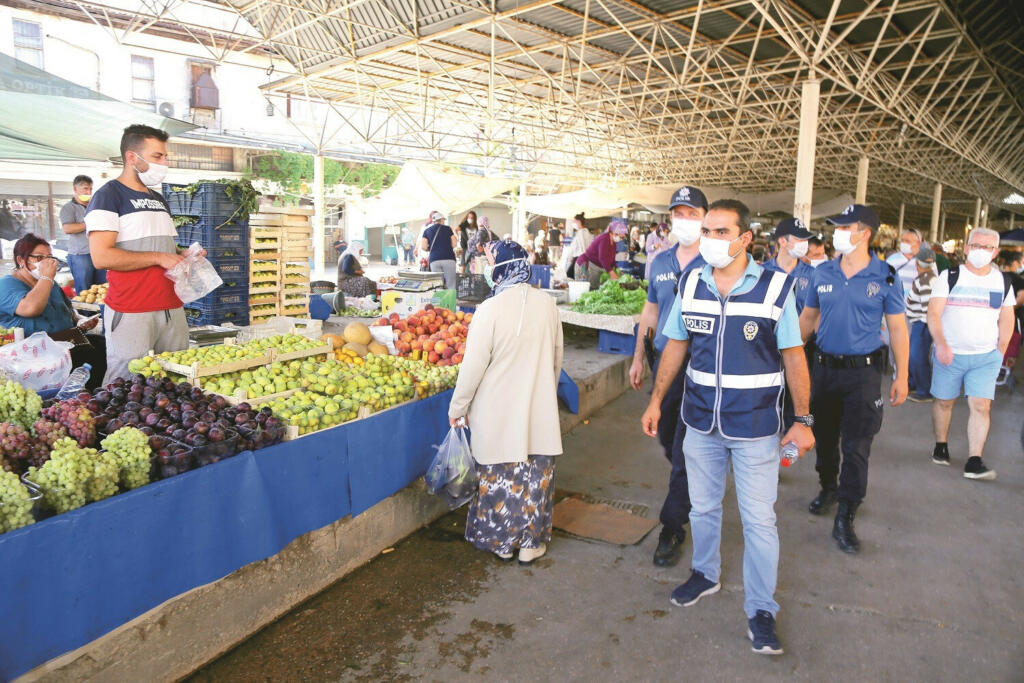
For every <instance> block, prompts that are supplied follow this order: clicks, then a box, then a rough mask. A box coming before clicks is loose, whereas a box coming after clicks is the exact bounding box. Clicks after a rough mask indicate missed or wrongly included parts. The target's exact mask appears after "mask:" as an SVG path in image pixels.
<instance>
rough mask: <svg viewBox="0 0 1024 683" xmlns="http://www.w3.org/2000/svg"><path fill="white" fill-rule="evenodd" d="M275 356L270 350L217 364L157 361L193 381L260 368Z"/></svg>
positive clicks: (230, 340)
mask: <svg viewBox="0 0 1024 683" xmlns="http://www.w3.org/2000/svg"><path fill="white" fill-rule="evenodd" d="M224 345H225V346H234V345H235V340H234V339H233V338H231V337H228V338H227V339H225V340H224ZM149 355H153V352H152V351H150V352H149ZM273 356H274V354H273V352H270V353H265V354H264V355H262V356H259V357H257V358H241V359H239V360H234V361H229V362H227V363H219V364H217V365H200V364H199V362H198V361H196V362H195V363H193V364H192V365H181V364H180V363H172V362H171V361H167V360H163V359H161V358H156V363H157V365H159V366H160V367H161V368H163V369H164V370H165V371H167V372H173V373H176V374H179V375H182V376H183V377H184V378H185V381H187V382H192V381H194V380H196V379H198V378H199V377H210V376H212V375H223V374H226V373H228V372H236V371H238V370H248V369H249V368H258V367H260V366H262V365H268V364H270V363H272V362H273V361H274V357H273Z"/></svg>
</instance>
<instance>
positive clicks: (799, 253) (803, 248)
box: [788, 240, 810, 259]
mask: <svg viewBox="0 0 1024 683" xmlns="http://www.w3.org/2000/svg"><path fill="white" fill-rule="evenodd" d="M808 246H810V245H809V244H808V243H807V240H800V241H798V242H797V243H796V244H794V245H793V246H792V247H790V248H789V249H788V251H789V255H790V256H792V257H793V258H796V259H800V258H803V257H804V256H807V247H808Z"/></svg>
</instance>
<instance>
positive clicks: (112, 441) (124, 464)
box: [100, 427, 153, 489]
mask: <svg viewBox="0 0 1024 683" xmlns="http://www.w3.org/2000/svg"><path fill="white" fill-rule="evenodd" d="M100 445H101V446H103V448H104V450H106V452H108V453H110V454H111V455H113V456H114V457H115V458H116V459H117V466H118V470H119V480H120V482H121V486H123V487H124V488H126V489H137V488H139V487H140V486H145V485H146V484H148V483H149V458H150V455H152V452H153V451H152V449H150V447H149V437H148V436H146V435H145V434H143V433H142V432H141V431H139V430H138V429H136V428H135V427H121V428H120V429H118V430H117V431H116V432H114V433H113V434H111V435H110V436H108V437H107V438H105V439H103V441H102V442H101V443H100Z"/></svg>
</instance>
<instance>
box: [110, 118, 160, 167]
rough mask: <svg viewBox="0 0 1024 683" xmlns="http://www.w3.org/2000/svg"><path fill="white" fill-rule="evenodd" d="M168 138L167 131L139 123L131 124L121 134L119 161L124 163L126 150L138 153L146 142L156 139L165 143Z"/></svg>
mask: <svg viewBox="0 0 1024 683" xmlns="http://www.w3.org/2000/svg"><path fill="white" fill-rule="evenodd" d="M169 137H170V136H169V135H168V134H167V131H164V130H160V129H159V128H154V127H153V126H146V125H144V124H141V123H133V124H132V125H130V126H128V127H127V128H125V129H124V133H122V134H121V161H125V157H124V155H125V152H127V151H128V150H131V151H133V152H138V151H139V148H140V147H142V143H144V142H145V141H146V140H150V139H156V140H159V141H160V142H167V138H169Z"/></svg>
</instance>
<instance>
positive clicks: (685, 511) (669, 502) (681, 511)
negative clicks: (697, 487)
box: [652, 361, 690, 536]
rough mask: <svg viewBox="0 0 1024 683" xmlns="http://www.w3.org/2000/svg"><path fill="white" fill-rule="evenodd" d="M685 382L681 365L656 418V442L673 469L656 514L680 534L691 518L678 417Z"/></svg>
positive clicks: (655, 372) (682, 428) (681, 424)
mask: <svg viewBox="0 0 1024 683" xmlns="http://www.w3.org/2000/svg"><path fill="white" fill-rule="evenodd" d="M652 374H653V376H654V377H657V376H658V362H657V361H655V363H654V370H653V373H652ZM685 382H686V366H685V365H684V366H683V367H682V368H681V369H680V370H679V374H678V375H676V378H675V380H673V382H672V384H671V386H669V389H668V391H667V392H666V393H665V398H663V399H662V401H661V419H660V420H658V442H659V443H661V447H662V448H663V449H664V451H665V459H666V460H668V461H669V463H671V465H672V473H671V474H670V475H669V479H668V494H667V495H666V496H665V502H664V503H662V506H661V514H660V515H659V518H660V519H661V523H662V525H664V526H665V528H666V529H668V530H669V531H672V532H675V533H676V534H677V535H679V536H682V534H683V526H684V525H686V524H689V522H690V488H689V482H688V481H687V478H686V460H685V459H684V458H683V438H684V437H685V436H686V424H685V423H684V422H683V420H682V418H681V417H680V411H681V410H682V406H683V387H684V384H685Z"/></svg>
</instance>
